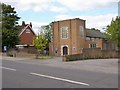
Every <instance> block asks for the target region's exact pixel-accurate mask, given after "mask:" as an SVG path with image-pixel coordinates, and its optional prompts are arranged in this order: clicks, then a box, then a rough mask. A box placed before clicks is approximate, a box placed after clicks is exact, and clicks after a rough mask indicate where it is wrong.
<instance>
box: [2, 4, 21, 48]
mask: <svg viewBox="0 0 120 90" xmlns="http://www.w3.org/2000/svg"><path fill="white" fill-rule="evenodd" d="M1 5H2V15H1V16H0V17H2V46H7V47H8V48H13V47H14V46H15V45H16V44H18V42H19V37H18V34H19V28H18V27H19V25H18V20H19V19H20V17H18V15H17V13H16V11H15V8H14V7H11V5H6V4H4V3H2V4H1Z"/></svg>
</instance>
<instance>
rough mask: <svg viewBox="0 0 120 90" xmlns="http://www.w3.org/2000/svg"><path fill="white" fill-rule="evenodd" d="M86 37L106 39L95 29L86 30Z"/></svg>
mask: <svg viewBox="0 0 120 90" xmlns="http://www.w3.org/2000/svg"><path fill="white" fill-rule="evenodd" d="M86 36H87V37H96V38H106V36H105V34H104V33H102V32H100V30H96V29H87V35H86Z"/></svg>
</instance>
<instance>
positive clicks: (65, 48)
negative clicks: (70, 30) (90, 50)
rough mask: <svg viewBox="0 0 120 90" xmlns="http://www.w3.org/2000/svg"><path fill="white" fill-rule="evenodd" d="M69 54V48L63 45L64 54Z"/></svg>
mask: <svg viewBox="0 0 120 90" xmlns="http://www.w3.org/2000/svg"><path fill="white" fill-rule="evenodd" d="M67 54H68V48H67V47H66V46H64V47H63V55H67Z"/></svg>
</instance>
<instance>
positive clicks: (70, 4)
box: [57, 0, 119, 11]
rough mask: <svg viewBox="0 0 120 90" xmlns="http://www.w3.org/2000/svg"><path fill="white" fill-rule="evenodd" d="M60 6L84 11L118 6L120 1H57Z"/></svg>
mask: <svg viewBox="0 0 120 90" xmlns="http://www.w3.org/2000/svg"><path fill="white" fill-rule="evenodd" d="M57 1H58V2H59V3H60V4H62V5H64V6H65V7H67V8H69V9H70V10H73V11H77V10H78V11H84V10H89V9H97V8H110V7H112V6H116V5H117V2H118V1H119V0H64V1H63V0H57Z"/></svg>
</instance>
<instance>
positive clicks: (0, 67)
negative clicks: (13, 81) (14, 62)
mask: <svg viewBox="0 0 120 90" xmlns="http://www.w3.org/2000/svg"><path fill="white" fill-rule="evenodd" d="M0 68H2V69H7V70H11V71H16V69H12V68H7V67H0Z"/></svg>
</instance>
